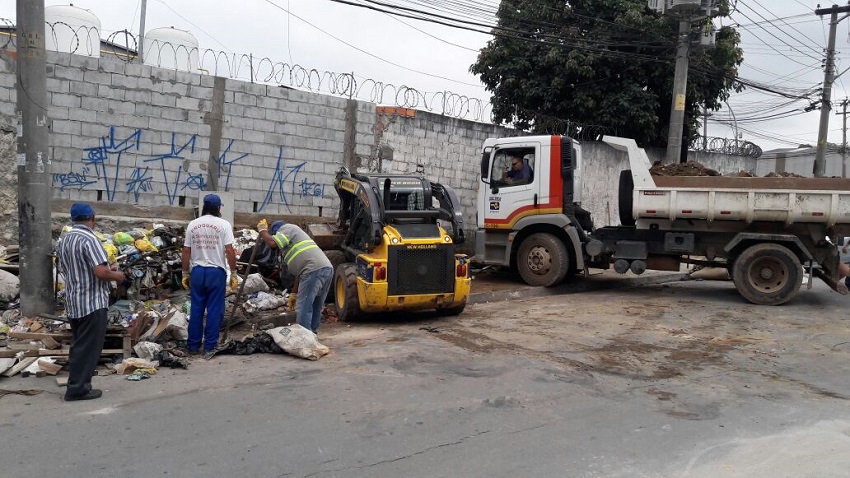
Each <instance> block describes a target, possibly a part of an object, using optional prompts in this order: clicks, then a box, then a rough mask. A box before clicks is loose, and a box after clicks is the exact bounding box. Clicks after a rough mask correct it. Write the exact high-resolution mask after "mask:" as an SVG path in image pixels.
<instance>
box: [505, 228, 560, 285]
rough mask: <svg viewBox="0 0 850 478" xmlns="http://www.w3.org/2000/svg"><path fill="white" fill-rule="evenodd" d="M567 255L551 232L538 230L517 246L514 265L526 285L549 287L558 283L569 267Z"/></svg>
mask: <svg viewBox="0 0 850 478" xmlns="http://www.w3.org/2000/svg"><path fill="white" fill-rule="evenodd" d="M569 262H570V260H569V255H568V254H567V248H566V246H565V245H564V243H563V242H561V241H560V240H559V239H558V238H557V237H555V236H553V235H552V234H548V233H544V232H538V233H536V234H532V235H530V236H528V237H527V238H526V239H525V240H524V241H522V244H520V246H519V252H518V253H517V257H516V266H517V270H518V271H519V275H520V276H521V277H522V280H524V281H525V283H526V284H528V285H537V286H544V287H550V286H553V285H555V284H558V283H559V282H561V281H562V280H564V277H565V276H566V275H567V271H569V269H570V264H569Z"/></svg>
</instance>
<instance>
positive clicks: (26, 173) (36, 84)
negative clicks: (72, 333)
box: [16, 0, 54, 317]
mask: <svg viewBox="0 0 850 478" xmlns="http://www.w3.org/2000/svg"><path fill="white" fill-rule="evenodd" d="M16 8H17V50H18V60H17V66H16V69H17V96H18V99H17V101H18V155H17V165H18V239H19V241H20V248H21V251H20V259H19V262H20V279H21V314H22V315H23V316H25V317H32V316H35V315H37V314H39V313H52V312H53V307H54V304H53V273H52V272H53V263H52V260H51V254H52V252H53V238H52V237H51V234H50V184H51V179H52V177H51V173H50V156H48V149H47V139H48V131H47V65H46V63H45V52H44V0H17V2H16Z"/></svg>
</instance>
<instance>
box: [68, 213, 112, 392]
mask: <svg viewBox="0 0 850 478" xmlns="http://www.w3.org/2000/svg"><path fill="white" fill-rule="evenodd" d="M71 220H72V221H74V227H72V228H71V230H70V231H69V232H68V233H67V234H65V236H64V237H63V238H62V240H61V241H60V242H59V244H58V245H57V246H56V253H57V255H58V256H59V266H60V267H61V269H62V271H63V274H64V275H65V314H66V315H67V316H68V319H70V322H71V332H72V334H73V337H74V338H73V342H71V350H70V356H69V359H68V362H69V368H70V376H69V377H68V388H67V389H66V390H65V401H66V402H70V401H75V400H92V399H95V398H99V397H100V396H101V395H102V394H103V392H102V391H101V390H98V389H96V388H92V386H91V379H92V376H93V375H94V372H95V368H97V362H98V360H100V354H101V352H103V341H104V339H105V337H106V321H107V317H106V310H107V308H108V307H109V282H110V281H116V282H123V281H124V273H123V272H120V271H118V270H116V269H117V267H115V268H110V267H109V264H108V262H107V258H106V251H105V250H104V249H103V245H102V244H101V243H100V239H98V238H97V237H96V236H95V235H94V232H93V231H92V229H93V228H94V222H95V215H94V209H92V207H91V206H89V205H88V204H85V203H75V204H74V205H73V206H71Z"/></svg>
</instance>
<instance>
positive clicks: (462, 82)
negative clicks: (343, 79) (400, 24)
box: [266, 0, 483, 88]
mask: <svg viewBox="0 0 850 478" xmlns="http://www.w3.org/2000/svg"><path fill="white" fill-rule="evenodd" d="M266 3H268V4H270V5H272V6H274V7H275V8H278V9H280V10H283V11H284V12H286V13H288V14H289V15H292V16H293V17H295V18H297V19H299V20H301V21H302V22H304V23H306V24H307V25H310V26H311V27H313V28H315V29H316V30H319V31H320V32H322V33H324V34H325V35H327V36H329V37H331V38H333V39H334V40H336V41H338V42H340V43H342V44H344V45H346V46H348V47H350V48H353V49H355V50H357V51H359V52H360V53H363V54H364V55H368V56H370V57H372V58H374V59H376V60H378V61H382V62H384V63H387V64H389V65H393V66H395V67H397V68H401V69H403V70H407V71H412V72H414V73H418V74H420V75H425V76H430V77H432V78H439V79H441V80H446V81H451V82H453V83H458V84H461V85H467V86H475V87H479V88H483V87H482V85H480V84H475V83H469V82H466V81H460V80H454V79H452V78H447V77H445V76H441V75H435V74H433V73H428V72H425V71H421V70H416V69H414V68H408V67H406V66H404V65H400V64H398V63H395V62H392V61H390V60H387V59H386V58H382V57H380V56H378V55H375V54H373V53H370V52H368V51H366V50H364V49H362V48H360V47H358V46H355V45H352V44H351V43H348V42H347V41H345V40H343V39H342V38H339V37H338V36H336V35H334V34H332V33H329V32H327V31H325V30H322V29H321V28H319V27H318V26H316V25H314V24H313V23H311V22H309V21H307V20H305V19H304V18H301V17H299V16H298V15H296V14H294V13H292V12H291V11H290V10H287V9H286V8H283V7H282V6H280V5H278V4H276V3H274V2H273V1H272V0H266Z"/></svg>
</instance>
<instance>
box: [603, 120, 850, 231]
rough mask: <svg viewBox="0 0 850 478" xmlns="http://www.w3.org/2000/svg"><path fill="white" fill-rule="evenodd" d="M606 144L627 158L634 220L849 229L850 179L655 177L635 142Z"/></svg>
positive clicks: (609, 140)
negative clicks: (764, 223)
mask: <svg viewBox="0 0 850 478" xmlns="http://www.w3.org/2000/svg"><path fill="white" fill-rule="evenodd" d="M603 141H604V142H606V143H608V144H609V145H611V146H612V147H614V148H615V149H618V150H620V151H625V152H626V153H628V155H629V164H630V167H631V172H632V180H633V182H634V191H633V201H632V214H633V216H634V218H635V219H644V218H645V219H668V220H671V221H672V220H677V219H683V220H707V221H744V222H746V223H751V222H762V221H764V222H783V223H785V224H788V225H790V224H794V223H817V224H823V225H825V226H827V227H832V226H835V225H836V224H850V179H844V178H746V177H723V176H699V177H696V176H652V175H651V174H650V172H649V168H650V166H651V164H650V162H649V158H648V157H647V156H646V152H645V151H644V150H643V149H642V148H638V146H637V143H635V141H634V140H633V139H628V138H619V137H612V136H606V137H604V138H603Z"/></svg>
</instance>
